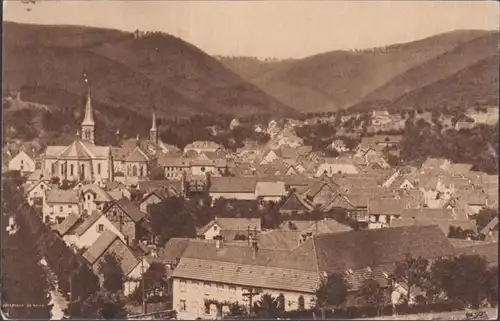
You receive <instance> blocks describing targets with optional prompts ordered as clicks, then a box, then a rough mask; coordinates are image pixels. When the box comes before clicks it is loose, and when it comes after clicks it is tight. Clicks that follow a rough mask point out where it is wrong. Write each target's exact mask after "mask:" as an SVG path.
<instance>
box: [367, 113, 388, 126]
mask: <svg viewBox="0 0 500 321" xmlns="http://www.w3.org/2000/svg"><path fill="white" fill-rule="evenodd" d="M371 120H372V122H371V125H372V126H376V127H378V126H382V125H385V124H389V123H390V122H391V115H390V114H389V111H387V110H374V111H372V115H371Z"/></svg>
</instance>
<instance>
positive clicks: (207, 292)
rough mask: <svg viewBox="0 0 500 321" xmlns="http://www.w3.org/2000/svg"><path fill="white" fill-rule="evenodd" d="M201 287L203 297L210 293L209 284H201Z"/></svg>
mask: <svg viewBox="0 0 500 321" xmlns="http://www.w3.org/2000/svg"><path fill="white" fill-rule="evenodd" d="M203 287H204V288H205V295H208V294H209V293H210V288H211V285H210V283H203Z"/></svg>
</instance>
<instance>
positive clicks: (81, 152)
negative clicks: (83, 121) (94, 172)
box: [59, 140, 91, 159]
mask: <svg viewBox="0 0 500 321" xmlns="http://www.w3.org/2000/svg"><path fill="white" fill-rule="evenodd" d="M59 157H61V158H67V159H90V158H91V155H89V153H88V152H87V150H86V149H85V148H84V147H83V146H82V144H81V143H80V141H78V140H76V141H74V142H73V143H72V144H71V145H69V147H68V148H67V149H66V150H65V151H64V152H63V153H61V154H60V155H59Z"/></svg>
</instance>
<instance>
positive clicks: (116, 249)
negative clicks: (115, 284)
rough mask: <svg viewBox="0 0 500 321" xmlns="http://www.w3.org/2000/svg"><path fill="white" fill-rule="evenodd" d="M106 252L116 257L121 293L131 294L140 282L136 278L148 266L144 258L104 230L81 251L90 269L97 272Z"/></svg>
mask: <svg viewBox="0 0 500 321" xmlns="http://www.w3.org/2000/svg"><path fill="white" fill-rule="evenodd" d="M107 254H111V255H114V256H116V257H117V259H118V262H119V265H120V268H121V270H122V272H123V275H124V288H123V294H124V295H129V294H131V293H132V292H133V291H134V290H135V289H136V288H137V287H138V286H139V284H140V281H137V279H139V278H141V277H142V275H143V273H144V272H145V271H147V269H148V268H149V263H148V262H147V260H146V259H144V258H142V259H139V258H137V257H136V256H135V254H134V253H133V251H132V250H131V249H130V248H129V247H128V246H127V245H126V244H125V243H124V242H123V241H122V240H121V239H120V238H119V237H118V236H117V235H116V234H114V233H113V232H111V231H104V232H103V233H102V234H101V235H100V236H99V238H98V239H97V240H96V241H95V242H94V243H93V244H92V245H91V246H90V247H89V248H88V249H87V250H86V251H85V252H84V253H83V258H85V259H86V260H87V262H88V263H89V264H90V266H91V267H92V270H93V271H94V272H95V273H96V274H97V275H101V273H99V270H100V266H101V263H102V262H103V261H104V259H105V257H106V255H107Z"/></svg>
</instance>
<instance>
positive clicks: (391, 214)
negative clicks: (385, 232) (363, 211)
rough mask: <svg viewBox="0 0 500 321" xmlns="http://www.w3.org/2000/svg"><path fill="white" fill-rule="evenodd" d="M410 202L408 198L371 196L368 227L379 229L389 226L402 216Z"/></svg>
mask: <svg viewBox="0 0 500 321" xmlns="http://www.w3.org/2000/svg"><path fill="white" fill-rule="evenodd" d="M409 206H410V204H409V203H408V200H407V199H406V198H403V199H401V198H399V199H397V198H388V197H384V198H370V199H369V200H368V215H369V219H370V221H369V223H368V228H370V229H377V228H383V227H388V226H389V225H390V224H391V221H392V220H393V219H395V218H398V217H400V216H401V213H402V211H403V210H404V209H406V208H408V207H409Z"/></svg>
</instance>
